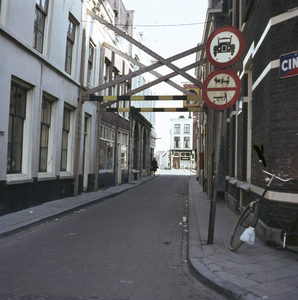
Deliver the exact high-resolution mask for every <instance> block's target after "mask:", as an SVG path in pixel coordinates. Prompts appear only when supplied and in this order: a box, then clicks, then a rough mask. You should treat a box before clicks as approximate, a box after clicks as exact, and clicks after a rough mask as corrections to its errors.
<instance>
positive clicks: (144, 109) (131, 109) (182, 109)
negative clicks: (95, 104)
mask: <svg viewBox="0 0 298 300" xmlns="http://www.w3.org/2000/svg"><path fill="white" fill-rule="evenodd" d="M102 111H106V112H188V111H190V112H197V111H199V112H201V111H204V109H203V108H202V107H176V108H174V107H167V108H160V107H122V108H103V109H102Z"/></svg>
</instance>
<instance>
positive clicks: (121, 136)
mask: <svg viewBox="0 0 298 300" xmlns="http://www.w3.org/2000/svg"><path fill="white" fill-rule="evenodd" d="M118 142H119V143H120V145H121V167H122V168H127V149H128V134H127V133H124V132H118Z"/></svg>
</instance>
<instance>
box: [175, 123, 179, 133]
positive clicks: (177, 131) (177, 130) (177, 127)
mask: <svg viewBox="0 0 298 300" xmlns="http://www.w3.org/2000/svg"><path fill="white" fill-rule="evenodd" d="M174 134H180V125H179V124H175V125H174Z"/></svg>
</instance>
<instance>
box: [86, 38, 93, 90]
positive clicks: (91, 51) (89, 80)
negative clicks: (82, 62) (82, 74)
mask: <svg viewBox="0 0 298 300" xmlns="http://www.w3.org/2000/svg"><path fill="white" fill-rule="evenodd" d="M94 49H95V46H94V44H93V43H92V42H91V41H90V43H89V57H88V72H87V82H88V83H89V84H91V85H92V83H93V82H92V69H93V59H94Z"/></svg>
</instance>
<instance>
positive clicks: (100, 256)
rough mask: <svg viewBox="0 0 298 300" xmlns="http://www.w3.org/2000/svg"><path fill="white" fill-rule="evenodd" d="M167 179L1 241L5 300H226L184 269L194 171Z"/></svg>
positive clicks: (1, 292)
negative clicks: (184, 223)
mask: <svg viewBox="0 0 298 300" xmlns="http://www.w3.org/2000/svg"><path fill="white" fill-rule="evenodd" d="M165 173H167V175H166V174H162V175H159V176H158V177H156V178H155V179H154V180H151V181H148V182H146V183H144V184H142V185H140V186H137V187H136V188H134V189H131V190H128V191H126V192H124V193H122V194H120V195H118V196H115V197H114V198H110V199H108V200H105V201H103V202H101V203H98V204H96V205H93V206H89V207H87V208H86V209H81V210H78V211H76V212H75V213H71V214H68V215H65V216H64V217H61V218H59V219H56V220H54V221H51V222H48V223H45V224H42V225H40V226H36V227H34V228H30V229H28V230H26V231H24V232H22V233H18V234H15V235H12V236H10V237H7V238H3V239H1V246H0V252H1V258H0V264H1V280H0V282H1V289H0V297H1V299H2V300H8V299H14V300H17V299H18V300H21V299H22V300H25V299H26V300H27V299H34V300H36V299H40V300H44V299H49V300H50V299H83V300H87V299H115V300H117V299H149V300H151V299H157V300H167V299H176V300H178V299H179V300H180V299H189V298H191V299H224V298H222V297H221V296H219V295H218V294H216V293H215V292H214V291H212V290H210V289H209V288H207V287H205V286H204V285H202V284H201V283H200V282H199V281H198V280H197V279H196V278H195V277H193V276H192V275H191V273H190V271H189V269H188V266H187V263H186V259H187V253H186V250H187V246H186V243H187V228H186V227H182V226H181V224H180V225H179V223H180V222H182V221H183V216H185V215H186V211H185V210H186V207H187V206H186V204H187V199H188V180H189V178H190V174H189V171H172V172H171V171H168V172H165Z"/></svg>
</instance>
